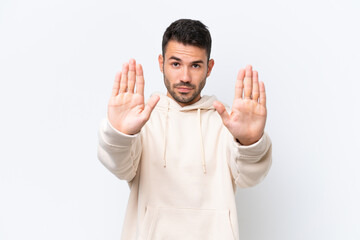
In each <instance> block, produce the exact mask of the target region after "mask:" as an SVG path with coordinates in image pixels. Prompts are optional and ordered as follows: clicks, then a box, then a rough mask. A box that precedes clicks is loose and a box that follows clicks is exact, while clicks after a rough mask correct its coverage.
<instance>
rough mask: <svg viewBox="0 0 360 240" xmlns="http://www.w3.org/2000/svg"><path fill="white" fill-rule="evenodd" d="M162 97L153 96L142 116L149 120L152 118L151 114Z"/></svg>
mask: <svg viewBox="0 0 360 240" xmlns="http://www.w3.org/2000/svg"><path fill="white" fill-rule="evenodd" d="M159 100H160V97H159V96H158V95H153V96H151V98H150V99H149V101H148V102H147V103H146V105H145V108H144V111H142V115H143V116H144V117H145V118H146V120H148V119H149V118H150V114H151V112H152V111H153V110H154V108H155V106H156V104H157V103H158V102H159Z"/></svg>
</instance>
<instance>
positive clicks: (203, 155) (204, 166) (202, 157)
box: [197, 108, 206, 174]
mask: <svg viewBox="0 0 360 240" xmlns="http://www.w3.org/2000/svg"><path fill="white" fill-rule="evenodd" d="M200 113H201V112H200V108H198V110H197V116H198V119H199V133H200V148H201V160H202V166H203V170H204V174H206V163H205V153H204V144H203V138H202V130H201V114H200Z"/></svg>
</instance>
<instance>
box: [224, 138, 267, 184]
mask: <svg viewBox="0 0 360 240" xmlns="http://www.w3.org/2000/svg"><path fill="white" fill-rule="evenodd" d="M231 137H232V136H231ZM231 145H232V146H230V149H231V155H232V156H231V157H230V158H228V161H229V162H228V163H229V166H230V170H231V173H232V176H233V178H234V181H235V183H236V185H237V186H239V187H241V188H246V187H252V186H254V185H256V184H258V183H259V182H261V181H262V180H263V179H264V178H265V176H266V175H267V173H268V172H269V169H270V166H271V162H272V156H271V152H272V146H271V140H270V137H269V136H268V135H267V133H265V132H264V134H263V136H262V137H261V138H260V139H259V141H257V142H256V143H254V144H252V145H249V146H244V145H241V144H239V143H238V142H237V141H236V140H235V139H234V138H233V137H232V141H231Z"/></svg>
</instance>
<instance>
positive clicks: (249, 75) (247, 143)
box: [214, 65, 271, 187]
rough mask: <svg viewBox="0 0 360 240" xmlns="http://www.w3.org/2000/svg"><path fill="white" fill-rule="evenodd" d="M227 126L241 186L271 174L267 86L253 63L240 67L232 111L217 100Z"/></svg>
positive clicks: (234, 169)
mask: <svg viewBox="0 0 360 240" xmlns="http://www.w3.org/2000/svg"><path fill="white" fill-rule="evenodd" d="M214 107H215V109H216V111H217V112H218V113H219V115H220V117H221V118H222V121H223V123H224V125H225V126H226V128H227V129H228V130H229V132H230V133H231V135H232V136H231V138H233V139H234V140H232V141H231V144H232V145H233V146H230V149H232V150H231V156H230V158H229V159H228V160H229V162H228V163H229V166H230V169H231V172H232V175H233V177H234V179H235V182H236V184H237V185H238V186H240V187H248V186H253V185H255V184H257V183H258V182H260V181H261V180H262V179H263V178H264V176H265V175H266V174H267V172H268V170H269V168H270V165H271V140H270V138H269V136H268V135H267V134H266V133H265V132H264V129H265V123H266V117H267V109H266V94H265V85H264V83H263V82H260V83H259V81H258V73H257V72H256V71H252V67H251V65H248V66H247V67H246V69H240V71H239V73H238V76H237V80H236V85H235V98H234V102H233V105H232V109H231V113H230V114H229V113H228V112H227V111H226V109H225V107H224V105H223V104H222V103H220V102H217V101H216V102H214Z"/></svg>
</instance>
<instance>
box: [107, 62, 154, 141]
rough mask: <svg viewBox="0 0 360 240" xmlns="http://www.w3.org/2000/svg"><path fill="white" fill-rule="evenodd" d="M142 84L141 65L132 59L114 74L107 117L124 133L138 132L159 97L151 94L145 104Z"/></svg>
mask: <svg viewBox="0 0 360 240" xmlns="http://www.w3.org/2000/svg"><path fill="white" fill-rule="evenodd" d="M144 84H145V82H144V75H143V70H142V66H141V65H140V64H136V62H135V60H134V59H130V61H129V63H124V64H123V66H122V71H121V72H119V73H117V74H116V77H115V81H114V87H113V91H112V94H111V98H110V101H109V104H108V119H109V121H110V123H111V125H112V126H113V127H114V128H115V129H117V130H118V131H120V132H122V133H124V134H127V135H133V134H136V133H139V132H140V130H141V128H142V127H143V126H144V125H145V123H146V122H147V121H148V120H149V118H150V114H151V112H152V110H153V109H154V107H155V106H156V104H157V103H158V101H159V99H160V97H159V96H157V95H153V96H152V97H151V98H150V99H149V101H148V103H147V104H146V105H145V103H144ZM135 86H136V91H134V89H135Z"/></svg>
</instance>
